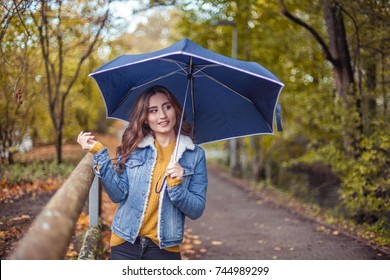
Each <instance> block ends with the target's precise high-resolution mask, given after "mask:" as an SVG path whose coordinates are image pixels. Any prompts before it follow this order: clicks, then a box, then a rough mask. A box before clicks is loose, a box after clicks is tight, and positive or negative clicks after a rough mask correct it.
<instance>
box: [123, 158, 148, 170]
mask: <svg viewBox="0 0 390 280" xmlns="http://www.w3.org/2000/svg"><path fill="white" fill-rule="evenodd" d="M144 163H145V161H144V160H142V159H138V158H130V159H129V160H127V161H126V163H125V165H126V166H127V167H129V168H134V167H137V166H140V165H143V164H144Z"/></svg>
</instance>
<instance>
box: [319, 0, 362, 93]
mask: <svg viewBox="0 0 390 280" xmlns="http://www.w3.org/2000/svg"><path fill="white" fill-rule="evenodd" d="M324 14H325V22H326V26H327V30H328V35H329V49H330V53H331V55H332V59H333V65H334V68H333V69H334V74H335V80H336V93H337V96H338V97H342V98H344V99H345V98H346V95H347V94H348V92H349V91H350V90H352V91H353V92H354V93H355V92H356V89H355V81H354V77H353V69H352V65H351V58H350V55H349V49H348V42H347V35H346V32H345V27H344V18H343V11H342V9H341V7H340V6H339V5H338V4H337V2H336V1H334V0H326V1H325V6H324Z"/></svg>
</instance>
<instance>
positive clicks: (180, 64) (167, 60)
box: [160, 58, 188, 74]
mask: <svg viewBox="0 0 390 280" xmlns="http://www.w3.org/2000/svg"><path fill="white" fill-rule="evenodd" d="M160 60H162V61H165V62H170V63H174V64H176V65H177V66H178V67H179V68H180V69H181V70H183V72H184V73H186V74H188V72H187V71H186V67H188V64H186V63H184V62H180V61H177V60H174V59H168V58H160ZM183 66H184V67H183Z"/></svg>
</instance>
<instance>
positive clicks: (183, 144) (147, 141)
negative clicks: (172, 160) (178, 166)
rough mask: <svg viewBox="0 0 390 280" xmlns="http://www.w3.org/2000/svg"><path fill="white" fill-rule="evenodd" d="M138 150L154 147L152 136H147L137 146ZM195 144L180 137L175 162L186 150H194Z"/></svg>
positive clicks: (186, 138) (182, 136) (183, 136)
mask: <svg viewBox="0 0 390 280" xmlns="http://www.w3.org/2000/svg"><path fill="white" fill-rule="evenodd" d="M138 147H139V148H146V147H152V148H153V149H155V147H154V137H153V136H152V135H147V136H145V138H144V139H143V140H142V141H141V143H140V144H139V145H138ZM194 149H195V144H194V143H193V142H192V140H191V138H190V137H188V136H185V135H180V140H179V148H178V150H177V161H179V159H181V157H182V156H183V154H184V152H185V151H186V150H194Z"/></svg>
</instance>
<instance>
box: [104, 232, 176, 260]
mask: <svg viewBox="0 0 390 280" xmlns="http://www.w3.org/2000/svg"><path fill="white" fill-rule="evenodd" d="M110 259H111V260H181V255H180V253H175V252H169V251H167V250H164V249H160V248H159V247H158V246H157V245H156V244H155V243H154V242H153V241H152V240H151V239H149V238H147V237H143V236H141V237H138V238H137V239H136V241H135V242H134V244H131V243H130V242H125V243H122V244H120V245H117V246H113V247H111V255H110Z"/></svg>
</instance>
